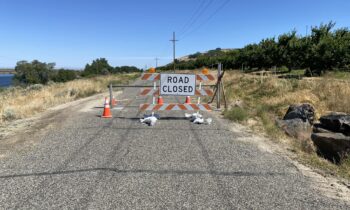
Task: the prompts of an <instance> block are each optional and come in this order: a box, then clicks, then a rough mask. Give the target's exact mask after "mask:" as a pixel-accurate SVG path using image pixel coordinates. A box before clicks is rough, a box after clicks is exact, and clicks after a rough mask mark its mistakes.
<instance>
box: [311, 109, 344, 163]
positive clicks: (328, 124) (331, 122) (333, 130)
mask: <svg viewBox="0 0 350 210" xmlns="http://www.w3.org/2000/svg"><path fill="white" fill-rule="evenodd" d="M349 125H350V115H347V114H344V113H332V114H329V115H326V116H322V117H321V118H320V123H318V124H315V125H314V127H313V132H314V133H313V134H312V136H311V139H312V141H313V142H314V144H315V145H316V147H317V152H318V153H319V154H320V155H322V156H323V157H325V158H327V159H329V160H331V161H333V162H335V163H341V162H342V160H343V159H345V158H347V157H349V156H350V126H349Z"/></svg>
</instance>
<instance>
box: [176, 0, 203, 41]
mask: <svg viewBox="0 0 350 210" xmlns="http://www.w3.org/2000/svg"><path fill="white" fill-rule="evenodd" d="M206 2H207V1H206V0H203V1H201V3H200V4H199V6H198V7H197V9H196V10H195V11H194V13H192V15H191V17H190V18H189V19H188V20H187V22H186V23H185V24H184V25H183V26H182V28H181V30H180V31H179V34H180V35H181V34H182V33H183V32H185V31H186V29H187V27H188V26H189V24H190V23H191V22H192V21H193V19H194V18H195V17H196V16H197V15H198V13H199V12H200V11H201V9H202V8H203V6H204V5H205V3H206Z"/></svg>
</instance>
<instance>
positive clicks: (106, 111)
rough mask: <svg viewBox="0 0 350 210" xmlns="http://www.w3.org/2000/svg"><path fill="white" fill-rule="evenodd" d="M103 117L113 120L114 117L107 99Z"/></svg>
mask: <svg viewBox="0 0 350 210" xmlns="http://www.w3.org/2000/svg"><path fill="white" fill-rule="evenodd" d="M101 117H102V118H111V117H112V114H111V109H110V107H109V101H108V98H107V97H106V98H105V106H104V109H103V114H102V116H101Z"/></svg>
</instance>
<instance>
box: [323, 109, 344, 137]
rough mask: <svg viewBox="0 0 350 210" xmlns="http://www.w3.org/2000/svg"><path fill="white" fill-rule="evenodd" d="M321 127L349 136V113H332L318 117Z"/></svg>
mask: <svg viewBox="0 0 350 210" xmlns="http://www.w3.org/2000/svg"><path fill="white" fill-rule="evenodd" d="M320 122H321V124H322V127H324V128H326V129H327V130H331V131H333V132H337V133H343V134H345V135H347V136H350V115H347V114H339V113H332V114H329V115H327V116H322V117H321V118H320Z"/></svg>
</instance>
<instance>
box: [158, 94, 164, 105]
mask: <svg viewBox="0 0 350 210" xmlns="http://www.w3.org/2000/svg"><path fill="white" fill-rule="evenodd" d="M157 104H160V105H162V104H163V98H162V96H158V101H157Z"/></svg>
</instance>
